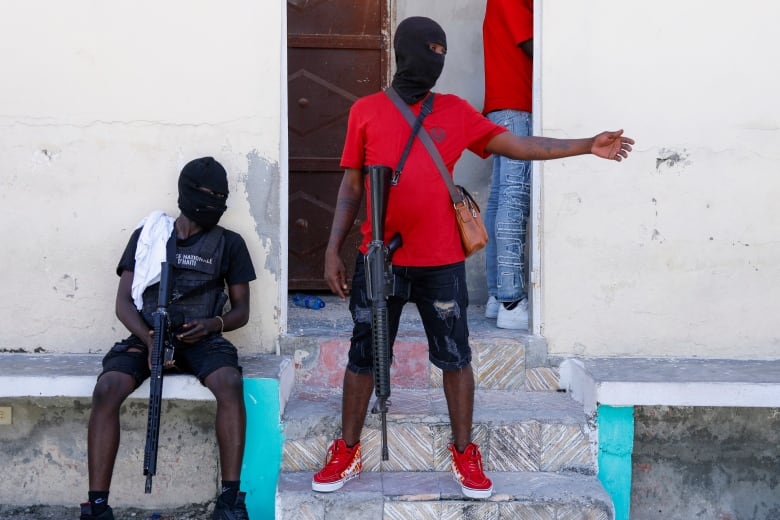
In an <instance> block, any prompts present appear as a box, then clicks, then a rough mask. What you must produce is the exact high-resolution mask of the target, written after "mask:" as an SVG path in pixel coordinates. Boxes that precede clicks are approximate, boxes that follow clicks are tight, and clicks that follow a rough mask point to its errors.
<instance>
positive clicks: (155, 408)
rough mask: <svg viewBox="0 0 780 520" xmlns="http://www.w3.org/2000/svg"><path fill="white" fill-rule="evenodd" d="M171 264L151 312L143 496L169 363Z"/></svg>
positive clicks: (153, 464) (153, 461)
mask: <svg viewBox="0 0 780 520" xmlns="http://www.w3.org/2000/svg"><path fill="white" fill-rule="evenodd" d="M171 271H172V268H171V265H170V264H169V263H168V262H163V263H162V270H161V273H160V292H159V296H158V299H157V310H156V311H155V313H154V343H153V346H152V366H151V376H150V377H149V415H148V419H147V423H146V447H145V448H144V475H146V486H145V488H144V492H145V493H151V492H152V477H153V476H154V475H155V474H156V473H157V447H158V444H159V438H160V413H161V411H162V409H161V408H162V386H163V369H164V368H165V365H166V363H168V362H171V361H173V344H172V343H171V334H170V319H169V316H168V302H169V301H170V299H171V289H172V280H171V278H172V276H171Z"/></svg>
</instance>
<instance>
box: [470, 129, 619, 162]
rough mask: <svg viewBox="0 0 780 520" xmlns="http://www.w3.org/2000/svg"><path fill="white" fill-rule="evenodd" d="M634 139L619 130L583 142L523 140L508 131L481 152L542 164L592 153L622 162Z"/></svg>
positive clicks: (578, 140) (580, 140) (548, 138)
mask: <svg viewBox="0 0 780 520" xmlns="http://www.w3.org/2000/svg"><path fill="white" fill-rule="evenodd" d="M632 144H634V140H633V139H631V138H630V137H624V136H623V130H617V131H615V132H601V133H600V134H598V135H596V136H594V137H589V138H585V139H554V138H552V137H535V136H530V137H524V136H517V135H514V134H513V133H511V132H503V133H501V134H498V135H497V136H495V137H494V138H493V139H491V140H490V142H488V144H487V146H486V147H485V151H487V152H489V153H497V154H499V155H504V156H506V157H509V158H511V159H521V160H526V161H543V160H547V159H562V158H564V157H572V156H574V155H584V154H588V153H592V154H593V155H596V156H598V157H601V158H603V159H609V160H612V161H622V160H623V159H625V158H626V157H628V154H629V152H630V151H631V145H632Z"/></svg>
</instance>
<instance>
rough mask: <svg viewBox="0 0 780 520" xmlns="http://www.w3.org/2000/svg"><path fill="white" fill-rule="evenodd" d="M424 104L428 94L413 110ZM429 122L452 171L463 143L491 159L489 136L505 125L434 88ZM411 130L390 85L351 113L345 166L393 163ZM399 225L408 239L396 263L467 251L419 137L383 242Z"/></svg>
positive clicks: (449, 259) (392, 202)
mask: <svg viewBox="0 0 780 520" xmlns="http://www.w3.org/2000/svg"><path fill="white" fill-rule="evenodd" d="M421 106H422V101H420V102H418V103H416V104H414V105H412V106H411V107H410V108H411V109H412V112H413V113H414V114H415V116H417V115H418V114H419V113H420V108H421ZM423 127H424V128H425V129H426V130H427V131H428V133H429V134H430V136H431V139H432V140H433V141H434V143H435V144H436V147H437V148H438V150H439V153H440V154H441V156H442V159H443V160H444V163H445V164H446V165H447V169H448V170H449V171H450V175H451V174H452V171H453V169H454V168H455V163H456V162H457V161H458V159H459V158H460V156H461V154H462V153H463V150H465V149H467V148H468V149H469V150H471V151H472V152H474V153H475V154H477V155H479V156H480V157H483V158H485V157H487V156H488V155H489V154H488V153H486V152H485V146H487V143H488V142H489V141H490V140H491V139H492V138H493V137H495V136H496V135H498V134H500V133H502V132H504V131H506V128H504V127H502V126H498V125H495V124H493V123H491V122H490V121H489V120H488V119H486V118H485V117H484V116H483V115H482V114H480V113H479V112H478V111H477V110H475V109H474V107H472V106H471V105H469V104H468V102H466V101H465V100H463V99H461V98H459V97H457V96H454V95H451V94H436V98H435V101H434V104H433V112H432V113H430V114H428V116H426V118H425V120H424V122H423ZM410 134H411V127H410V126H409V123H407V122H406V119H404V116H403V115H402V114H401V112H400V111H399V110H398V108H396V106H395V105H394V104H393V102H392V101H391V100H390V98H389V97H387V95H386V94H385V93H384V92H378V93H376V94H372V95H370V96H366V97H364V98H361V99H359V100H357V101H356V102H355V104H354V105H353V106H352V108H351V110H350V112H349V121H348V124H347V136H346V139H345V142H344V151H343V153H342V156H341V166H342V168H355V169H362V168H363V166H365V165H384V166H389V167H390V168H392V169H393V170H395V167H396V166H397V165H398V161H399V160H400V159H401V153H402V152H403V149H404V146H405V145H406V141H407V140H408V139H409V135H410ZM365 177H366V179H365V183H366V184H365V189H366V206H367V216H368V218H367V219H366V221H365V222H364V223H363V225H362V226H361V227H360V231H361V232H362V233H363V242H362V244H361V246H360V250H361V252H362V253H363V254H365V253H366V251H367V245H368V243H369V242H370V241H371V207H370V200H369V199H370V192H369V191H368V176H367V175H366V176H365ZM396 232H400V233H401V237H402V239H403V246H402V247H401V248H400V249H398V250H397V251H396V252H395V255H394V256H393V264H395V265H402V266H438V265H447V264H452V263H455V262H460V261H463V260H464V258H465V256H464V254H463V249H462V247H461V244H460V236H459V235H458V228H457V225H456V224H455V213H454V210H453V208H452V202H451V201H450V195H449V191H448V190H447V185H446V184H445V183H444V179H442V178H441V174H440V173H439V170H438V169H437V168H436V164H435V163H434V162H433V159H432V158H431V157H430V154H429V153H428V151H427V150H426V149H425V146H424V145H423V144H422V142H420V140H419V139H415V142H414V144H413V145H412V148H411V150H410V152H409V156H408V157H407V159H406V165H405V166H404V168H403V173H402V174H401V177H400V179H399V182H398V184H397V185H395V186H392V187H391V188H390V195H389V197H388V203H387V216H386V220H385V243H387V241H388V240H389V239H390V238H391V237H392V236H393V235H394V234H395V233H396Z"/></svg>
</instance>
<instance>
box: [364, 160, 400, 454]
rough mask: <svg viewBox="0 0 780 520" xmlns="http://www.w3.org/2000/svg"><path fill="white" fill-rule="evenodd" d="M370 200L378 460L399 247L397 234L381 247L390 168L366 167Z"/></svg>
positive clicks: (369, 272) (384, 438)
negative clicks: (389, 305)
mask: <svg viewBox="0 0 780 520" xmlns="http://www.w3.org/2000/svg"><path fill="white" fill-rule="evenodd" d="M367 169H368V183H369V190H370V197H371V199H370V200H371V242H370V243H369V244H368V253H367V254H366V256H365V269H366V271H365V272H366V291H367V294H368V299H369V300H370V301H371V330H372V334H373V336H372V341H371V346H372V350H373V352H374V367H373V368H374V391H375V393H376V401H375V402H374V407H373V408H372V409H371V413H379V414H382V460H387V459H388V453H387V410H388V407H389V406H390V401H389V400H388V399H389V397H390V334H389V329H388V317H387V298H388V297H389V296H390V295H391V294H392V292H393V280H394V276H393V266H392V264H391V262H390V260H391V258H392V256H393V252H394V251H395V250H396V249H398V248H399V247H401V244H402V241H401V235H400V234H399V233H396V234H395V235H393V238H392V239H391V240H390V242H389V243H388V244H387V245H385V243H384V232H385V212H386V210H387V196H388V194H389V187H390V176H391V175H392V173H393V169H392V168H389V167H387V166H368V167H367Z"/></svg>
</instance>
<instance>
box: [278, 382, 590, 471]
mask: <svg viewBox="0 0 780 520" xmlns="http://www.w3.org/2000/svg"><path fill="white" fill-rule="evenodd" d="M390 400H391V403H392V404H391V406H390V413H388V416H387V420H388V448H389V451H390V460H388V461H382V460H381V456H380V449H381V423H380V418H379V416H378V415H372V414H369V415H368V418H367V420H366V424H365V426H364V428H363V434H362V448H363V458H364V470H365V471H369V472H372V471H443V470H446V469H448V468H449V460H450V457H449V452H448V451H447V445H448V443H449V442H450V438H451V430H450V425H449V416H448V414H447V405H446V401H445V399H444V392H443V391H442V390H441V389H437V388H430V389H400V388H398V389H393V391H392V395H391V398H390ZM474 404H475V406H474V427H473V435H472V436H473V439H474V442H475V443H477V444H478V445H479V447H480V450H481V452H482V456H483V459H484V464H485V468H486V470H489V471H547V472H556V471H575V472H578V473H581V474H591V475H592V474H594V473H595V468H596V462H595V454H594V451H595V445H594V442H595V436H594V435H593V431H592V430H593V427H592V425H591V424H589V423H588V422H587V420H586V417H585V414H584V412H583V410H582V408H581V406H579V404H578V403H576V402H575V401H573V400H572V399H570V398H569V397H568V396H567V395H566V394H560V393H555V392H517V391H506V390H484V389H483V390H477V392H476V395H475V403H474ZM340 412H341V395H340V392H338V391H334V390H333V389H327V388H321V387H296V388H295V389H294V391H293V394H292V396H291V397H290V400H289V403H288V405H287V409H286V410H285V412H284V415H283V418H282V421H283V428H284V446H283V454H282V471H315V470H318V469H319V468H320V467H321V465H322V464H323V462H324V461H325V457H326V454H327V449H328V447H329V446H330V443H331V441H332V440H333V438H334V437H337V436H339V435H340V427H341V417H340Z"/></svg>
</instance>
